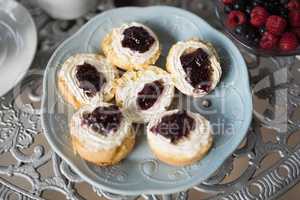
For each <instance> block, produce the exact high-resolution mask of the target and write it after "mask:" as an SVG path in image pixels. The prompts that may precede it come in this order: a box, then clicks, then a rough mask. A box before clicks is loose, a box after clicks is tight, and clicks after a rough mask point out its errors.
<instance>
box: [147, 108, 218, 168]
mask: <svg viewBox="0 0 300 200" xmlns="http://www.w3.org/2000/svg"><path fill="white" fill-rule="evenodd" d="M147 138H148V143H149V145H150V148H151V150H152V152H153V153H154V154H155V156H156V157H157V158H158V159H159V160H161V161H162V162H165V163H167V164H170V165H175V166H184V165H189V164H193V163H195V162H197V161H199V160H200V159H202V158H203V156H205V155H206V153H207V152H208V151H209V149H210V148H211V146H212V143H213V138H212V129H211V126H210V123H209V121H208V120H206V119H205V118H204V117H202V116H201V115H200V114H197V113H192V112H188V111H185V110H171V111H166V112H164V113H162V114H161V115H158V116H155V117H154V118H153V119H152V120H151V121H150V122H149V124H148V126H147Z"/></svg>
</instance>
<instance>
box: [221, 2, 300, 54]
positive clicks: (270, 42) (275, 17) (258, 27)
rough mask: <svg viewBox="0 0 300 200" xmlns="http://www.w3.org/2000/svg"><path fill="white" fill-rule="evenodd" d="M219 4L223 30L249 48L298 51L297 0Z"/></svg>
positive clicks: (299, 4) (299, 6)
mask: <svg viewBox="0 0 300 200" xmlns="http://www.w3.org/2000/svg"><path fill="white" fill-rule="evenodd" d="M223 4H224V12H225V13H226V14H227V19H226V22H225V24H226V26H227V27H228V28H229V29H230V30H231V31H233V32H234V33H235V34H236V35H237V36H238V37H239V38H240V39H242V40H244V41H245V42H247V43H248V44H250V45H251V46H254V47H257V48H261V49H263V50H278V51H282V52H289V51H294V50H296V49H297V48H298V46H299V39H300V37H299V36H300V35H299V31H298V30H299V27H300V2H299V1H298V0H285V1H282V0H273V1H262V0H253V1H245V0H223Z"/></svg>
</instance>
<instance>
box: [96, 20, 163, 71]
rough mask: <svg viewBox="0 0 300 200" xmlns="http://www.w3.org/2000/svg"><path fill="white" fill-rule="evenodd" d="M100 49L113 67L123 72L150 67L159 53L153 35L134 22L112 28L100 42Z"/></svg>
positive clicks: (158, 46)
mask: <svg viewBox="0 0 300 200" xmlns="http://www.w3.org/2000/svg"><path fill="white" fill-rule="evenodd" d="M102 49H103V51H104V54H105V55H106V57H107V58H108V59H109V60H110V61H111V62H112V63H113V64H114V65H116V66H118V67H119V68H122V69H125V70H128V69H143V68H145V67H147V66H148V65H152V64H154V63H155V62H156V60H157V59H158V57H159V56H160V52H161V49H160V44H159V41H158V39H157V36H156V35H155V33H154V32H153V31H152V30H151V29H150V28H149V27H147V26H145V25H143V24H140V23H136V22H132V23H129V24H123V25H122V26H121V27H118V28H114V29H113V30H112V32H111V33H109V34H107V35H106V37H105V38H104V40H103V41H102Z"/></svg>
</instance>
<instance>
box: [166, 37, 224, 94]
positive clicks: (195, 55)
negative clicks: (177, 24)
mask: <svg viewBox="0 0 300 200" xmlns="http://www.w3.org/2000/svg"><path fill="white" fill-rule="evenodd" d="M167 70H168V71H169V72H170V73H171V74H172V78H173V81H174V84H175V86H176V88H177V89H178V90H180V91H181V92H182V93H184V94H186V95H188V96H193V97H202V96H204V95H206V94H207V93H209V92H210V91H212V90H213V89H214V88H215V87H216V85H217V84H218V82H219V81H220V78H221V74H222V69H221V66H220V62H219V57H218V55H217V52H216V50H215V49H214V47H213V46H212V45H211V44H210V43H205V42H203V41H200V40H189V41H185V42H178V43H176V44H175V45H173V47H172V48H171V50H170V52H169V55H168V57H167Z"/></svg>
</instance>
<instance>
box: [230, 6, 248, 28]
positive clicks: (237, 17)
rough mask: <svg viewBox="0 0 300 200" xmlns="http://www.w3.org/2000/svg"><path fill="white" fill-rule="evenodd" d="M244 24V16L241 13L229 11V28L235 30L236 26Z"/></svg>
mask: <svg viewBox="0 0 300 200" xmlns="http://www.w3.org/2000/svg"><path fill="white" fill-rule="evenodd" d="M245 22H246V15H245V14H244V13H243V12H241V11H236V10H234V11H231V12H230V13H229V15H228V19H227V25H228V26H229V27H230V28H235V27H236V26H237V25H241V24H244V23H245Z"/></svg>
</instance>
